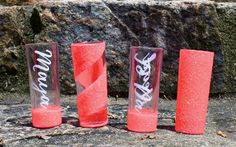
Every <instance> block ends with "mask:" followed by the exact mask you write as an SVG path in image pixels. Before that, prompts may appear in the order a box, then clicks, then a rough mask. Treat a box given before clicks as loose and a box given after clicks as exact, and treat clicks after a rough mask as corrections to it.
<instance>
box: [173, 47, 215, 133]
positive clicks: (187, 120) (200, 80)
mask: <svg viewBox="0 0 236 147" xmlns="http://www.w3.org/2000/svg"><path fill="white" fill-rule="evenodd" d="M213 58H214V53H213V52H208V51H197V50H187V49H181V50H180V58H179V75H178V92H177V104H176V124H175V130H176V132H180V133H186V134H204V131H205V124H206V114H207V107H208V97H209V91H210V82H211V75H212V66H213Z"/></svg>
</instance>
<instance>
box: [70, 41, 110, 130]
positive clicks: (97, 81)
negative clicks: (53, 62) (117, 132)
mask: <svg viewBox="0 0 236 147" xmlns="http://www.w3.org/2000/svg"><path fill="white" fill-rule="evenodd" d="M71 49H72V60H73V65H74V78H75V81H76V87H77V108H78V113H79V119H80V125H81V126H82V127H100V126H104V125H106V124H107V123H108V118H107V74H106V62H105V42H95V43H86V42H84V43H75V44H72V45H71Z"/></svg>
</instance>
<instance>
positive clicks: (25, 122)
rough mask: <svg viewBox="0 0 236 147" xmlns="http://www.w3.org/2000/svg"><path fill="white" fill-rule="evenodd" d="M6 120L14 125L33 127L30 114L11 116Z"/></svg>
mask: <svg viewBox="0 0 236 147" xmlns="http://www.w3.org/2000/svg"><path fill="white" fill-rule="evenodd" d="M6 122H8V123H10V124H12V125H14V126H24V127H32V123H31V117H29V116H23V117H20V118H10V119H7V121H6Z"/></svg>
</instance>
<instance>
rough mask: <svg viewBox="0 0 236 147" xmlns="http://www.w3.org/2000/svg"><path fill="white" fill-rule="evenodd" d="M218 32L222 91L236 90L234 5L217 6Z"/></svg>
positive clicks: (235, 14) (235, 19) (220, 4)
mask: <svg viewBox="0 0 236 147" xmlns="http://www.w3.org/2000/svg"><path fill="white" fill-rule="evenodd" d="M217 13H218V17H219V18H220V19H219V32H220V37H221V40H222V49H223V54H224V83H227V84H225V87H224V91H227V92H232V93H235V89H236V43H235V41H236V3H227V4H225V3H219V4H217Z"/></svg>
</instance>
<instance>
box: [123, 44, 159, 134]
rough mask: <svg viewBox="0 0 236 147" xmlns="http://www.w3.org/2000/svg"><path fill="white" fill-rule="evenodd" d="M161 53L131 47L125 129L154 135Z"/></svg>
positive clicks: (154, 50) (146, 48)
mask: <svg viewBox="0 0 236 147" xmlns="http://www.w3.org/2000/svg"><path fill="white" fill-rule="evenodd" d="M162 58H163V49H161V48H150V47H136V46H134V47H131V50H130V86H129V110H128V116H127V126H128V129H129V130H131V131H135V132H154V131H156V128H157V104H158V97H159V85H160V84H159V83H160V73H161V66H162Z"/></svg>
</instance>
